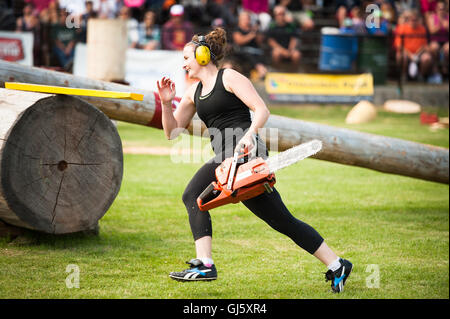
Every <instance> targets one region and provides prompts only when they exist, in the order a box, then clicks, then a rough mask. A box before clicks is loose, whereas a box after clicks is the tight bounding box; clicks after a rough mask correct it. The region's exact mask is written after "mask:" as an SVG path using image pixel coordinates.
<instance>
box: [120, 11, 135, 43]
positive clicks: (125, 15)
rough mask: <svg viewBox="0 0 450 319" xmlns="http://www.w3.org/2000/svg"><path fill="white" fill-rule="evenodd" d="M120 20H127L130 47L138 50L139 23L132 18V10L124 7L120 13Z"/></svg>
mask: <svg viewBox="0 0 450 319" xmlns="http://www.w3.org/2000/svg"><path fill="white" fill-rule="evenodd" d="M119 19H121V20H125V21H126V23H127V36H128V47H129V48H137V45H138V42H139V32H138V26H139V24H138V22H137V20H136V19H134V18H132V17H131V9H130V8H129V7H126V6H123V7H122V8H120V11H119Z"/></svg>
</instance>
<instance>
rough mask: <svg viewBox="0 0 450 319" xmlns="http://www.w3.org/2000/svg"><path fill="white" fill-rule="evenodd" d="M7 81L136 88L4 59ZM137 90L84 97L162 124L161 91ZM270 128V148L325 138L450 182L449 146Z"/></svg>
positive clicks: (333, 153)
mask: <svg viewBox="0 0 450 319" xmlns="http://www.w3.org/2000/svg"><path fill="white" fill-rule="evenodd" d="M2 81H11V82H14V81H15V82H27V83H37V84H45V85H59V86H68V87H78V88H86V89H103V90H109V91H130V87H129V86H124V85H120V84H115V83H108V82H103V81H96V80H92V79H86V78H81V77H76V76H73V75H70V74H64V73H60V72H54V71H48V70H43V69H38V68H32V67H25V66H22V65H19V64H16V63H10V62H4V61H0V85H1V84H2V83H1V82H2ZM133 91H134V92H135V93H140V94H144V100H143V101H142V102H138V101H127V100H113V99H100V98H95V97H83V100H85V101H88V102H89V103H91V104H92V105H95V106H96V107H98V108H99V109H100V110H102V111H103V112H104V113H105V114H106V115H107V116H108V117H110V118H112V119H115V120H121V121H125V122H130V123H135V124H141V125H147V126H151V127H156V128H161V127H162V125H161V102H160V101H159V98H158V94H157V93H155V92H152V91H146V90H141V89H133ZM174 107H175V105H174ZM195 121H199V119H198V116H197V115H195V117H194V120H193V122H191V124H190V126H189V132H191V134H192V133H196V134H198V135H201V134H202V133H200V132H203V131H204V129H205V126H204V124H202V128H201V129H193V127H194V126H196V124H193V123H194V122H195ZM265 128H266V129H268V130H266V132H263V134H262V135H263V136H266V142H267V143H268V144H269V148H271V146H277V150H278V151H283V150H286V149H288V148H290V147H293V146H295V145H298V144H299V143H304V142H307V141H310V140H312V139H319V140H321V141H322V143H323V147H322V151H320V152H319V153H318V154H317V155H315V156H314V158H317V159H321V160H326V161H331V162H336V163H341V164H345V165H354V166H360V167H365V168H370V169H373V170H376V171H380V172H384V173H390V174H398V175H403V176H409V177H413V178H419V179H423V180H427V181H433V182H439V183H445V184H448V183H449V150H448V149H447V148H443V147H437V146H432V145H425V144H420V143H414V142H410V141H405V140H401V139H396V138H390V137H386V136H380V135H374V134H367V133H361V132H357V131H352V130H348V129H341V128H336V127H332V126H328V125H323V124H317V123H311V122H306V121H300V120H296V119H290V118H286V117H282V116H276V115H271V116H270V117H269V120H268V121H267V123H266V125H265ZM270 129H275V130H270ZM265 133H267V135H266V134H265ZM271 149H272V148H271ZM272 150H273V149H272Z"/></svg>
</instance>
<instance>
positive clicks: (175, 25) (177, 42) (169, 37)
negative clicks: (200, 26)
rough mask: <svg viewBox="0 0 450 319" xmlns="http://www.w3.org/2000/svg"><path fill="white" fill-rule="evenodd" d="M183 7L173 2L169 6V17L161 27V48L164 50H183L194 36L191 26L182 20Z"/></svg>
mask: <svg viewBox="0 0 450 319" xmlns="http://www.w3.org/2000/svg"><path fill="white" fill-rule="evenodd" d="M183 15H184V8H183V6H182V5H179V4H175V5H173V6H172V7H171V8H170V19H169V21H167V22H166V23H165V24H164V25H163V27H162V48H163V49H164V50H183V48H184V46H185V44H186V43H188V42H189V41H191V39H192V37H193V36H194V30H193V26H192V24H191V23H190V22H189V21H185V20H184V17H183Z"/></svg>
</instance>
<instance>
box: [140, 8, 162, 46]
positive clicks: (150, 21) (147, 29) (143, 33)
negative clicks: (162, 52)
mask: <svg viewBox="0 0 450 319" xmlns="http://www.w3.org/2000/svg"><path fill="white" fill-rule="evenodd" d="M155 18H156V15H155V12H153V11H151V10H148V11H146V12H145V14H144V21H142V22H141V23H140V24H139V48H141V49H144V50H157V49H159V48H160V41H161V36H160V30H159V26H158V25H156V24H155Z"/></svg>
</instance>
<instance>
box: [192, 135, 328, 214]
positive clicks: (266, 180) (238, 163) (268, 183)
mask: <svg viewBox="0 0 450 319" xmlns="http://www.w3.org/2000/svg"><path fill="white" fill-rule="evenodd" d="M253 145H255V146H254V147H253V149H254V150H256V144H255V143H254V144H253ZM238 149H239V150H238V151H235V152H234V154H233V157H229V158H227V159H225V160H224V161H223V162H222V163H221V164H220V165H219V166H218V167H217V168H216V171H215V173H216V179H217V180H216V181H214V182H212V183H211V184H209V185H208V187H206V188H205V190H204V191H203V192H202V193H201V194H200V196H199V197H198V198H197V205H198V207H199V208H200V210H201V211H207V210H210V209H213V208H216V207H219V206H222V205H225V204H229V203H238V202H240V201H245V200H247V199H250V198H253V197H255V196H258V195H260V194H262V193H264V192H267V193H272V192H273V185H274V184H275V182H276V180H275V172H276V171H278V170H279V169H282V168H285V167H287V166H290V165H292V164H294V163H296V162H298V161H300V160H303V159H305V158H307V157H309V156H311V155H314V154H316V153H317V152H319V151H320V150H321V149H322V142H321V141H319V140H312V141H309V142H307V143H303V144H300V145H297V146H294V147H292V148H290V149H288V150H286V151H284V152H281V153H278V154H276V155H274V156H271V157H269V158H268V159H266V160H265V159H263V158H262V157H254V158H253V157H252V156H251V155H253V154H252V153H253V152H249V151H248V148H244V149H242V148H239V147H238Z"/></svg>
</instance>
